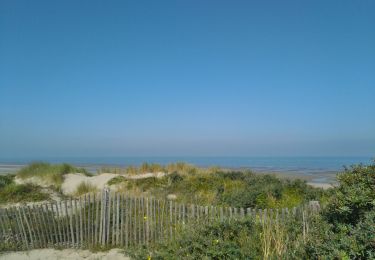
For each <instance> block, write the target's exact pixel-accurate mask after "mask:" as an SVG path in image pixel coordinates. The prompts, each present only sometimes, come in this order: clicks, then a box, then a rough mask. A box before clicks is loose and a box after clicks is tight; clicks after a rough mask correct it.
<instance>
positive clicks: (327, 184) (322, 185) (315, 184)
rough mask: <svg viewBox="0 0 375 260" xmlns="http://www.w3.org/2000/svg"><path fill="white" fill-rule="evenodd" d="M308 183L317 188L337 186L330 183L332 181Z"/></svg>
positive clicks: (325, 188)
mask: <svg viewBox="0 0 375 260" xmlns="http://www.w3.org/2000/svg"><path fill="white" fill-rule="evenodd" d="M307 184H308V185H310V186H313V187H315V188H322V189H323V190H327V189H329V188H333V187H335V186H334V185H333V184H330V183H317V182H308V183H307Z"/></svg>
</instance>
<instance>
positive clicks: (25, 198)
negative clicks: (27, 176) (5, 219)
mask: <svg viewBox="0 0 375 260" xmlns="http://www.w3.org/2000/svg"><path fill="white" fill-rule="evenodd" d="M49 198H50V196H49V195H48V194H46V193H44V192H42V188H41V187H40V186H36V185H32V184H20V185H17V184H14V183H12V184H9V185H7V186H5V187H3V188H0V203H17V202H33V201H42V200H48V199H49Z"/></svg>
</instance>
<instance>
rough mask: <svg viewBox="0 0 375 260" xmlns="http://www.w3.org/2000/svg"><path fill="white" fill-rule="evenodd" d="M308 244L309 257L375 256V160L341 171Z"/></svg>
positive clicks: (349, 257) (353, 257)
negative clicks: (369, 163)
mask: <svg viewBox="0 0 375 260" xmlns="http://www.w3.org/2000/svg"><path fill="white" fill-rule="evenodd" d="M338 180H339V184H340V185H339V186H338V187H337V188H335V189H334V190H333V194H332V196H331V197H330V198H329V200H328V203H327V206H326V208H325V209H324V210H323V212H322V215H321V216H320V217H319V218H318V219H317V221H316V223H315V225H314V229H313V232H312V235H311V239H310V241H311V242H310V243H309V244H308V245H307V253H308V256H309V257H310V258H318V257H320V256H324V257H326V258H327V259H375V225H374V223H375V164H372V165H369V166H363V165H356V166H352V167H351V168H348V169H346V170H345V171H344V172H343V173H342V174H339V175H338Z"/></svg>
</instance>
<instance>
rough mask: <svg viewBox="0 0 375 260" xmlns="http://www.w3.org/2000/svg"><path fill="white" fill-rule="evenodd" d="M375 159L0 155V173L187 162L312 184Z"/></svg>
mask: <svg viewBox="0 0 375 260" xmlns="http://www.w3.org/2000/svg"><path fill="white" fill-rule="evenodd" d="M373 160H374V158H373V157H370V156H357V157H343V156H341V157H340V156H329V157H317V156H304V157H302V156H301V157H296V156H294V157H290V156H289V157H266V156H259V157H254V156H253V157H245V156H236V157H233V156H232V157H224V156H219V157H217V156H216V157H214V156H210V157H193V156H175V157H174V156H168V157H167V156H165V157H45V158H18V159H9V158H7V159H6V158H0V174H7V173H15V172H17V171H18V170H19V169H20V168H22V167H24V166H25V165H27V164H28V163H30V162H33V161H43V162H49V163H63V162H66V163H70V164H73V165H75V166H78V167H84V168H86V169H87V170H88V171H89V172H91V173H94V174H95V173H96V172H97V170H98V169H100V168H101V167H126V166H129V165H133V166H138V165H140V164H142V163H143V162H147V163H159V164H162V165H166V164H169V163H175V162H186V163H190V164H193V165H195V166H198V167H211V166H219V167H222V168H228V169H241V170H243V169H248V170H252V171H254V172H259V173H276V174H277V173H280V174H283V175H286V176H291V177H301V178H304V179H307V180H308V181H310V182H315V183H334V182H335V176H336V174H337V173H339V172H341V171H343V170H344V167H350V166H351V165H354V164H359V163H362V164H370V163H372V162H373Z"/></svg>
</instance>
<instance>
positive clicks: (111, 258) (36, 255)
mask: <svg viewBox="0 0 375 260" xmlns="http://www.w3.org/2000/svg"><path fill="white" fill-rule="evenodd" d="M0 259H1V260H26V259H27V260H47V259H48V260H50V259H51V260H54V259H69V260H70V259H71V260H80V259H89V260H94V259H98V260H99V259H103V260H130V258H129V257H126V256H125V255H124V253H122V252H121V250H120V249H111V250H110V251H107V252H97V253H92V252H90V251H89V250H76V249H63V250H56V249H34V250H30V251H22V252H9V253H5V254H0Z"/></svg>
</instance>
